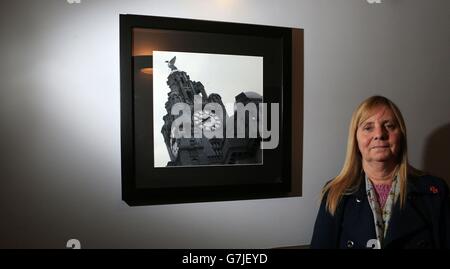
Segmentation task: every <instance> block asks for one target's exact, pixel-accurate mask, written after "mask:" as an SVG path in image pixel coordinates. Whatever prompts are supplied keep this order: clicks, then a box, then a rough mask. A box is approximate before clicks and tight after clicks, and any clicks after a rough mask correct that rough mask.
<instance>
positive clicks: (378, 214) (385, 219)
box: [366, 175, 400, 248]
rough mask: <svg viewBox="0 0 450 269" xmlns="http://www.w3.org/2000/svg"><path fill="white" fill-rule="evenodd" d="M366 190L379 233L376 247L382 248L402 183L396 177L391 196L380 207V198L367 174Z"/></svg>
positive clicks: (377, 232)
mask: <svg viewBox="0 0 450 269" xmlns="http://www.w3.org/2000/svg"><path fill="white" fill-rule="evenodd" d="M366 192H367V199H368V200H369V204H370V208H371V209H372V213H373V219H374V221H375V230H376V234H377V240H378V242H377V244H378V245H377V246H375V248H381V246H382V242H383V240H384V237H385V236H386V231H387V229H388V226H389V220H390V219H391V214H392V209H393V205H394V203H395V201H397V198H398V196H399V194H400V184H399V183H398V180H397V176H395V177H394V180H393V181H392V185H391V190H390V192H389V196H388V197H387V200H386V203H385V204H384V207H383V208H381V207H380V203H379V202H378V198H377V195H376V192H375V189H374V186H373V184H372V182H371V181H370V180H369V178H368V177H367V175H366Z"/></svg>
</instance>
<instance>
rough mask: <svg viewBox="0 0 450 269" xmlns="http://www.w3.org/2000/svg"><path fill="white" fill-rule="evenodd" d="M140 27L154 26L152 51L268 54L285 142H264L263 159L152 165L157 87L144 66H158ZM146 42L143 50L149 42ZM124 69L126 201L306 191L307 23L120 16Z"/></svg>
mask: <svg viewBox="0 0 450 269" xmlns="http://www.w3.org/2000/svg"><path fill="white" fill-rule="evenodd" d="M136 29H144V30H146V29H147V30H149V35H150V37H151V38H153V39H151V40H153V41H151V42H154V44H153V43H152V46H153V48H150V47H149V48H147V49H150V51H152V50H175V51H182V52H193V53H212V54H214V53H220V54H230V55H246V56H247V55H250V56H262V57H264V79H263V80H264V86H263V87H264V98H265V99H266V100H264V101H265V102H266V101H267V102H271V101H272V102H274V101H278V102H280V139H279V140H280V141H279V146H278V147H277V148H276V149H273V150H269V149H267V150H266V149H263V152H264V163H263V164H262V165H236V166H198V167H170V168H156V167H154V166H153V163H152V162H151V160H152V157H151V156H152V151H153V149H154V145H153V144H152V143H153V141H154V140H153V134H152V133H151V130H152V128H153V127H152V126H153V122H152V120H153V118H152V113H153V112H152V110H151V107H152V102H153V101H152V100H153V99H152V98H153V97H152V94H151V92H152V89H153V88H152V86H151V83H149V82H148V81H147V82H146V81H145V79H143V78H140V73H139V70H144V68H147V67H148V66H149V65H150V66H151V65H152V57H151V55H145V54H144V55H142V53H138V52H137V49H136V48H137V47H136V46H137V43H139V42H138V41H136V40H135V39H134V38H135V36H136V35H135V33H136V32H135V31H136ZM160 33H163V36H162V37H159V36H158V35H159V34H160ZM152 35H153V36H152ZM158 43H161V44H158ZM162 43H164V44H162ZM142 44H143V47H144V49H143V51H144V50H145V49H146V48H145V46H148V45H149V44H150V43H145V42H143V43H142ZM120 76H121V77H120V78H121V93H120V98H121V101H120V104H121V154H122V156H121V159H122V200H123V201H125V202H126V203H127V204H128V205H130V206H137V205H154V204H173V203H192V202H209V201H227V200H245V199H266V198H279V197H293V196H301V195H302V152H303V30H302V29H297V28H286V27H274V26H263V25H250V24H240V23H228V22H216V21H202V20H192V19H179V18H167V17H155V16H142V15H128V14H127V15H120ZM266 93H267V97H266Z"/></svg>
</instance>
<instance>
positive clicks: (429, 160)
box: [423, 124, 450, 186]
mask: <svg viewBox="0 0 450 269" xmlns="http://www.w3.org/2000/svg"><path fill="white" fill-rule="evenodd" d="M423 156H424V160H423V164H424V165H423V167H424V170H425V172H427V173H430V174H432V175H434V176H438V177H440V178H443V179H445V181H446V182H447V184H448V185H449V186H450V124H446V125H444V126H442V127H440V128H438V129H437V130H435V131H434V132H432V133H431V135H430V136H429V137H428V139H427V141H426V145H425V154H424V155H423Z"/></svg>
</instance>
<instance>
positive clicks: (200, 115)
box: [193, 110, 222, 131]
mask: <svg viewBox="0 0 450 269" xmlns="http://www.w3.org/2000/svg"><path fill="white" fill-rule="evenodd" d="M193 120H194V125H195V126H197V127H198V128H200V129H203V130H205V131H215V130H216V129H218V128H220V126H222V120H221V119H220V117H219V116H218V115H216V113H214V112H212V111H208V110H205V111H203V110H199V111H196V112H195V113H194V117H193Z"/></svg>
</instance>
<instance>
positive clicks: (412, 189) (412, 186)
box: [383, 177, 427, 248]
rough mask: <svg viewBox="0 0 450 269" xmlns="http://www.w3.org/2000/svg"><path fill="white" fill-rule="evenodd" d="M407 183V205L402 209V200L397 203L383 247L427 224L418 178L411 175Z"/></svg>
mask: <svg viewBox="0 0 450 269" xmlns="http://www.w3.org/2000/svg"><path fill="white" fill-rule="evenodd" d="M407 184H408V185H407V187H406V188H407V197H406V201H405V205H404V207H403V208H402V209H401V208H400V201H397V202H396V203H395V205H394V209H393V210H392V216H391V220H390V223H389V227H388V230H387V232H386V237H385V239H384V241H383V245H384V246H383V248H386V247H388V245H389V244H391V243H392V242H394V241H395V240H397V239H400V238H402V237H404V236H407V235H409V234H411V233H413V232H415V231H417V230H419V229H421V228H422V227H424V226H426V225H427V223H426V221H425V219H424V217H423V216H424V215H425V214H426V213H425V212H423V210H422V207H423V205H422V204H421V200H420V195H418V194H420V188H418V186H417V178H415V177H410V178H409V179H408V183H407Z"/></svg>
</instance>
